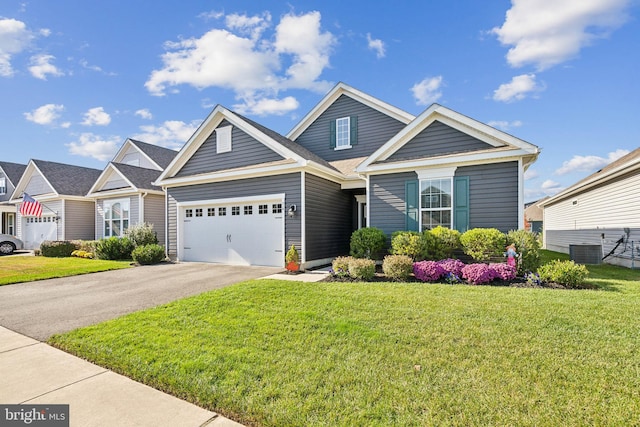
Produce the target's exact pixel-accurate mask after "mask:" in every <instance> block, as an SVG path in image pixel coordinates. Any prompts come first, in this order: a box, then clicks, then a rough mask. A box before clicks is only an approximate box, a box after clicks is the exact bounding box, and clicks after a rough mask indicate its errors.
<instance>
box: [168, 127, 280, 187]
mask: <svg viewBox="0 0 640 427" xmlns="http://www.w3.org/2000/svg"><path fill="white" fill-rule="evenodd" d="M229 125H230V123H229V122H227V121H226V120H223V121H222V123H220V125H219V126H218V127H224V126H229ZM278 160H283V157H282V156H280V155H279V154H278V153H276V152H275V151H273V150H271V149H270V148H267V147H266V146H265V145H264V144H262V143H261V142H258V141H256V140H255V139H254V138H252V137H251V136H249V135H247V134H246V133H245V132H243V131H242V130H241V129H239V128H238V127H236V126H234V127H233V130H232V133H231V151H230V152H228V153H220V154H218V153H216V133H215V132H211V135H209V137H208V138H207V140H206V141H205V142H204V143H203V144H202V145H201V146H200V148H198V150H197V151H196V152H195V153H194V154H193V156H192V157H191V158H190V159H189V160H188V161H187V163H186V164H185V165H184V166H183V167H182V169H180V171H179V172H178V173H177V175H176V176H187V175H195V174H199V173H205V172H215V171H221V170H225V169H233V168H240V167H245V166H251V165H257V164H260V163H268V162H273V161H278Z"/></svg>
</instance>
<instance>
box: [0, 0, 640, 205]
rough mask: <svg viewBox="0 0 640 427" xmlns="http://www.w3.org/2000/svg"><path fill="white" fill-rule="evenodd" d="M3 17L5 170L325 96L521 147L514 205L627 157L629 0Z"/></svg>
mask: <svg viewBox="0 0 640 427" xmlns="http://www.w3.org/2000/svg"><path fill="white" fill-rule="evenodd" d="M373 5H374V3H372V2H370V1H350V2H326V1H324V2H323V1H305V2H297V1H289V2H275V1H260V2H256V1H187V2H185V1H170V0H168V1H163V2H157V1H130V0H129V1H120V0H111V1H108V2H103V1H100V2H98V1H87V0H83V1H75V0H61V1H55V2H53V1H48V0H39V1H13V0H3V1H2V3H0V129H2V143H1V145H0V146H1V147H2V153H1V154H0V159H1V160H4V161H10V162H16V163H25V164H26V163H27V162H28V161H29V159H30V158H35V159H42V160H51V161H57V162H62V163H70V164H76V165H82V166H88V167H94V168H98V169H102V168H103V167H104V166H105V164H106V162H107V161H109V160H110V159H111V157H112V156H113V154H115V152H116V150H117V149H118V148H119V147H120V145H121V144H122V143H123V142H124V141H125V139H126V138H128V137H131V138H135V139H140V140H142V141H146V142H149V143H154V144H158V145H162V146H166V147H172V148H179V147H180V146H182V145H183V144H184V142H186V140H187V139H188V138H189V136H190V135H191V134H192V133H193V131H194V130H195V129H196V127H197V126H198V124H199V123H200V122H201V121H202V120H204V119H205V118H206V116H207V114H208V113H209V112H210V111H211V109H212V108H213V107H214V106H215V105H216V104H222V105H224V106H226V107H228V108H231V109H232V110H235V111H238V112H240V113H243V114H245V115H247V116H249V117H251V118H253V119H254V120H256V121H258V122H260V123H262V124H263V125H265V126H267V127H269V128H271V129H273V130H275V131H278V132H280V133H281V134H286V133H287V132H288V131H289V130H290V129H291V128H292V127H293V126H294V125H295V124H296V123H297V122H298V120H300V119H301V118H302V117H303V116H304V115H305V114H306V113H307V112H308V111H309V110H310V109H311V108H313V106H314V105H315V104H316V103H317V102H318V101H319V100H320V99H321V98H322V96H323V95H324V94H325V93H326V92H327V91H328V90H329V89H330V88H331V87H332V86H333V85H334V84H335V83H337V82H339V81H342V82H345V83H347V84H349V85H351V86H353V87H355V88H357V89H359V90H362V91H364V92H366V93H369V94H371V95H372V96H375V97H377V98H379V99H381V100H383V101H386V102H388V103H390V104H392V105H395V106H396V107H399V108H401V109H403V110H405V111H408V112H410V113H412V114H415V115H417V114H419V113H420V112H422V111H423V110H424V109H426V108H427V107H428V106H429V105H430V104H431V103H432V102H438V103H440V104H442V105H445V106H447V107H449V108H451V109H453V110H456V111H458V112H460V113H462V114H465V115H467V116H470V117H472V118H474V119H476V120H479V121H482V122H485V123H489V124H491V125H492V126H495V127H497V128H499V129H502V130H504V131H506V132H508V133H511V134H513V135H515V136H517V137H519V138H521V139H524V140H526V141H528V142H530V143H533V144H536V145H538V146H539V147H540V148H541V149H542V153H541V154H540V157H539V159H538V161H537V162H536V163H535V164H534V165H533V166H532V167H531V168H530V169H529V171H528V172H527V175H526V178H527V181H526V183H525V192H526V199H527V201H530V200H535V199H537V198H540V197H542V196H544V195H550V194H554V193H556V192H557V191H559V190H561V189H562V188H565V187H567V186H569V185H571V184H573V183H574V182H576V181H577V180H579V179H581V178H583V177H585V176H586V175H588V174H590V173H592V172H594V171H596V170H598V169H599V168H601V167H602V166H604V165H606V164H607V163H609V162H610V161H612V160H615V159H616V158H619V157H620V156H622V155H624V154H626V153H627V152H629V151H631V150H633V149H635V148H638V146H640V116H639V113H640V108H639V106H640V101H639V100H640V84H639V83H638V70H640V53H639V52H640V49H639V42H640V24H639V23H638V17H639V13H638V12H639V11H640V8H639V7H638V6H639V4H638V2H637V0H513V1H511V2H509V1H491V2H478V1H472V0H468V1H465V0H458V1H451V2H418V1H415V2H409V1H407V2H400V3H398V2H382V3H375V6H373Z"/></svg>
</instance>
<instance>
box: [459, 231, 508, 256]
mask: <svg viewBox="0 0 640 427" xmlns="http://www.w3.org/2000/svg"><path fill="white" fill-rule="evenodd" d="M505 242H506V236H505V235H504V233H502V232H501V231H500V230H498V229H496V228H472V229H471V230H468V231H465V232H464V233H462V235H461V236H460V243H461V244H462V248H463V249H464V253H466V254H467V255H469V256H470V257H471V258H473V259H474V260H476V261H479V262H488V261H489V260H490V259H492V258H501V257H503V254H504V247H505Z"/></svg>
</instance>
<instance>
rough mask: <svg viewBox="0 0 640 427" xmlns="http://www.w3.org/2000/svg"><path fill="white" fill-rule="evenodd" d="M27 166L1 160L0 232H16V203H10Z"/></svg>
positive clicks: (13, 233) (13, 234)
mask: <svg viewBox="0 0 640 427" xmlns="http://www.w3.org/2000/svg"><path fill="white" fill-rule="evenodd" d="M26 167H27V166H26V165H21V164H18V163H9V162H0V234H10V235H12V236H15V234H16V205H14V204H11V203H9V200H10V199H11V194H12V193H13V190H14V189H15V187H16V184H17V183H18V181H19V180H20V177H21V176H22V174H23V173H24V170H25V168H26Z"/></svg>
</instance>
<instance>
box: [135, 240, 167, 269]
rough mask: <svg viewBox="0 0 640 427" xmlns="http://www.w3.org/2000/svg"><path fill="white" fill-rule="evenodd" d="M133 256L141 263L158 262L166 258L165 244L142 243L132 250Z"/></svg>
mask: <svg viewBox="0 0 640 427" xmlns="http://www.w3.org/2000/svg"><path fill="white" fill-rule="evenodd" d="M131 257H132V258H133V260H134V261H135V262H137V263H138V264H140V265H150V264H157V263H159V262H160V261H162V260H164V258H165V253H164V246H160V245H157V244H152V245H141V246H138V247H136V248H135V249H134V250H133V252H131Z"/></svg>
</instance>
